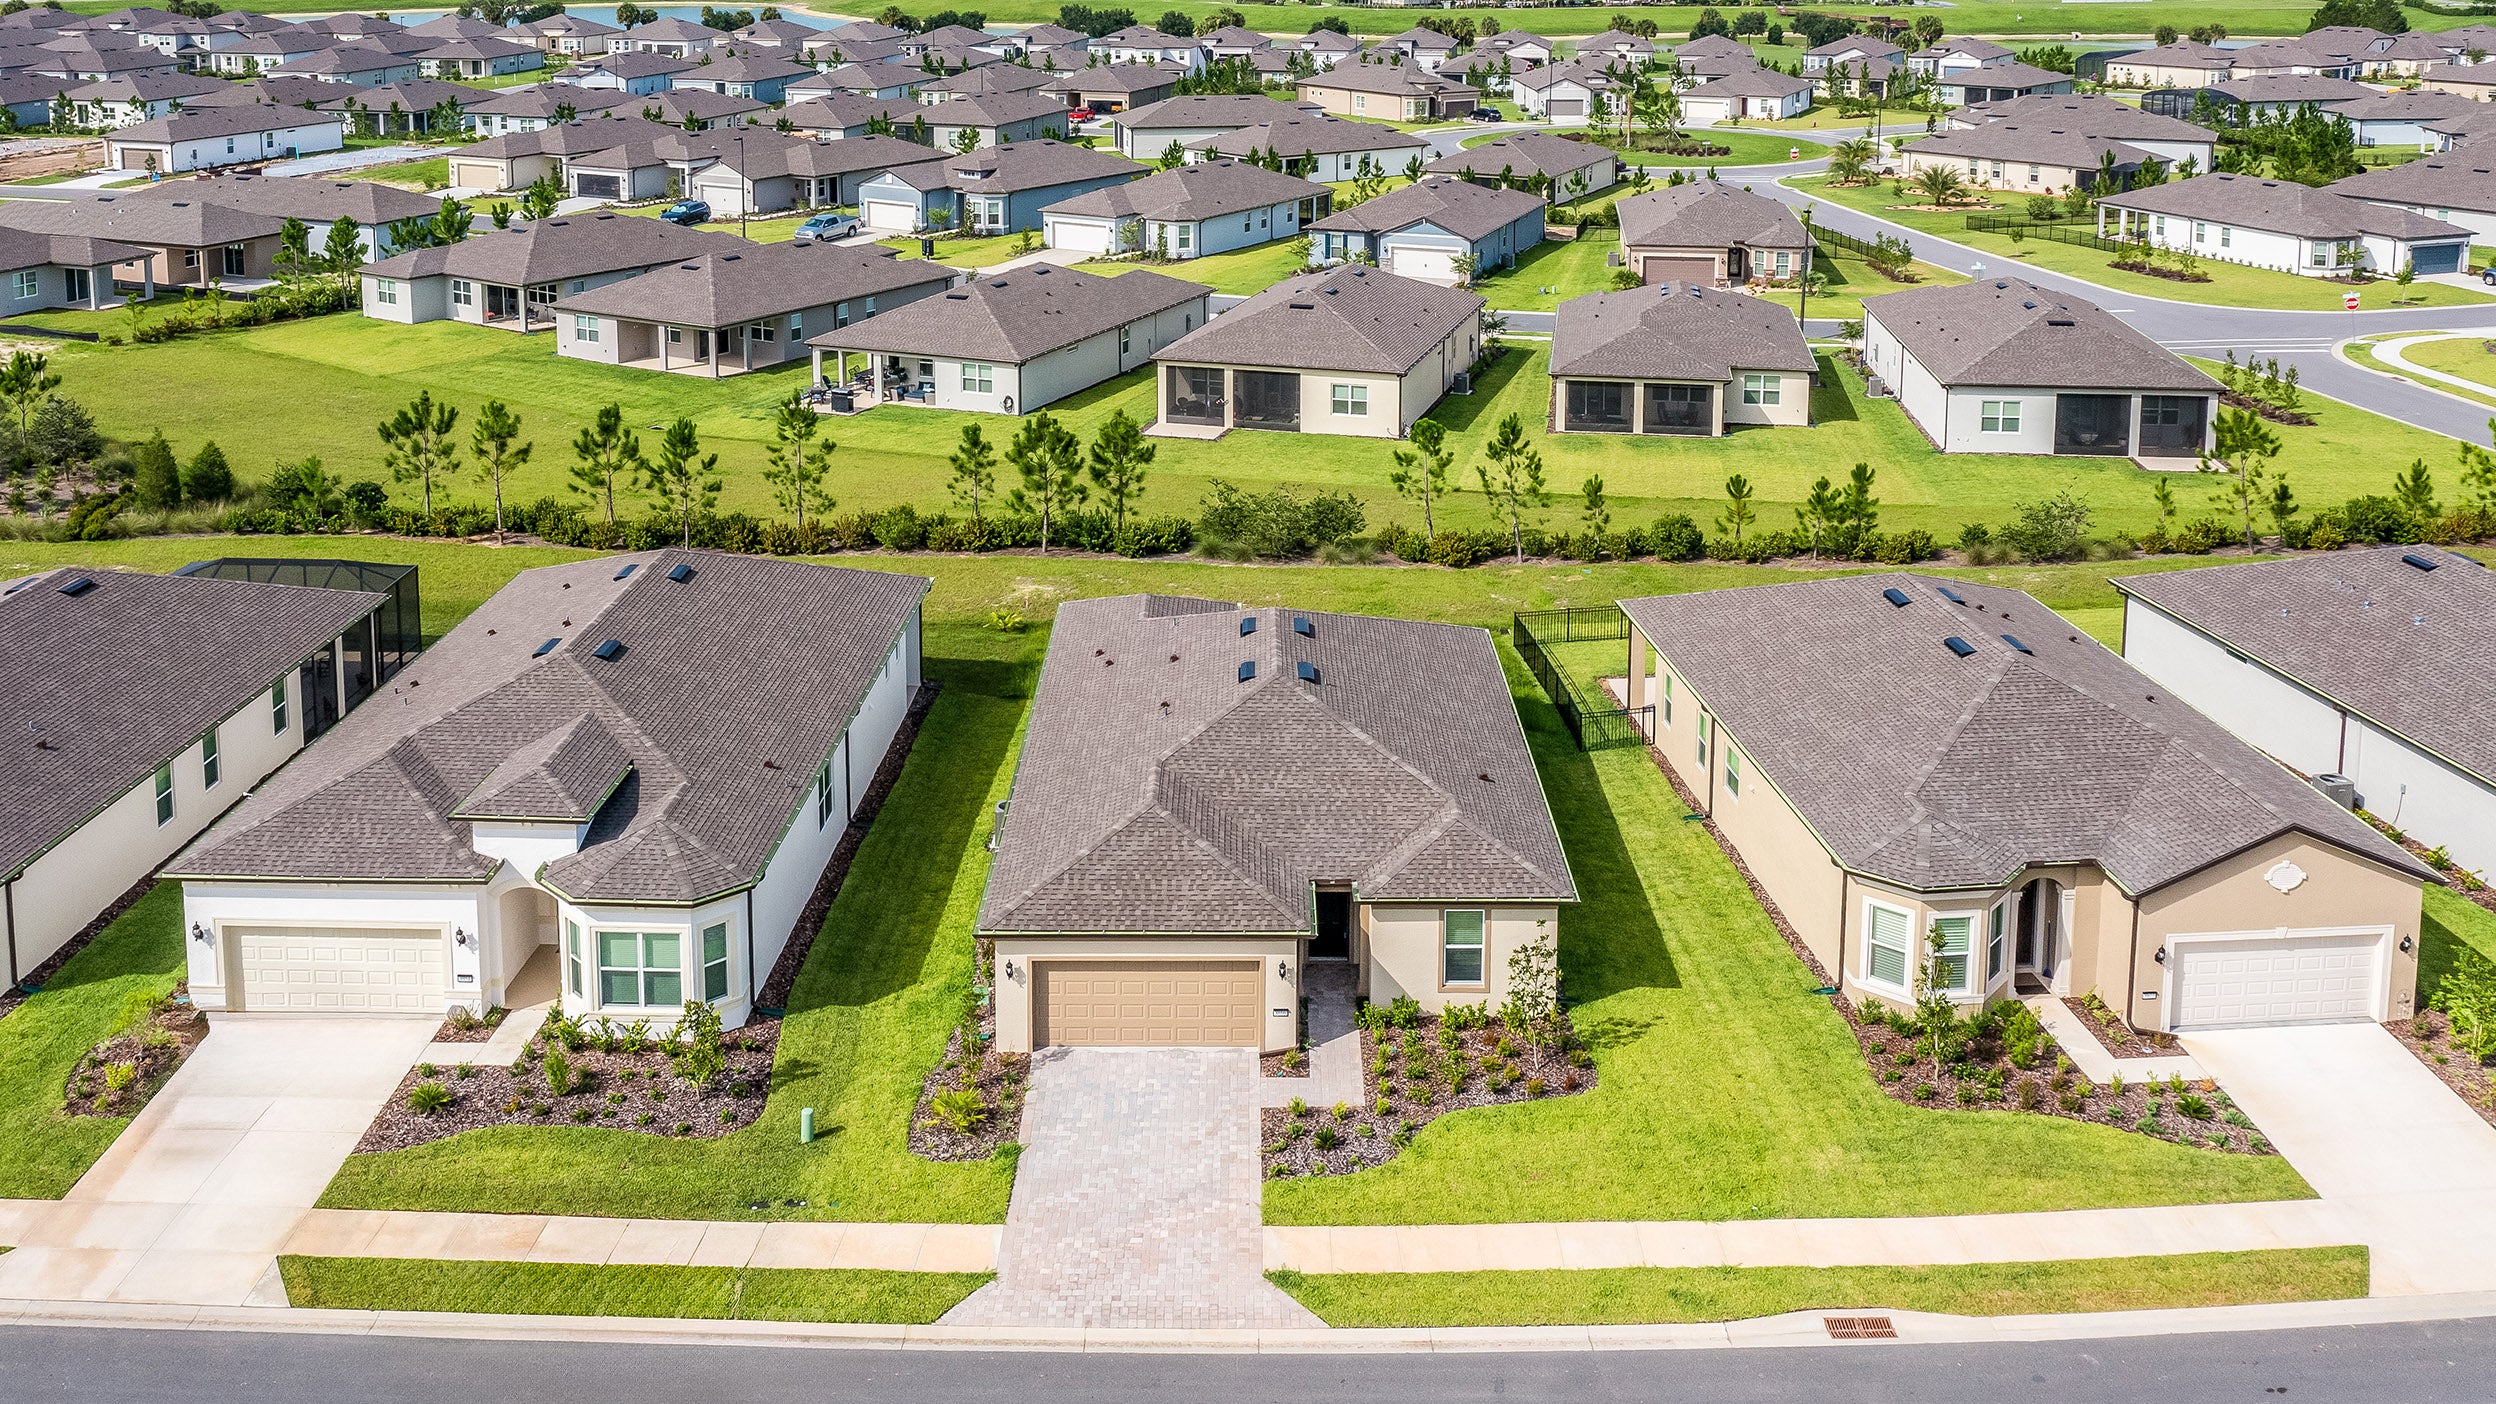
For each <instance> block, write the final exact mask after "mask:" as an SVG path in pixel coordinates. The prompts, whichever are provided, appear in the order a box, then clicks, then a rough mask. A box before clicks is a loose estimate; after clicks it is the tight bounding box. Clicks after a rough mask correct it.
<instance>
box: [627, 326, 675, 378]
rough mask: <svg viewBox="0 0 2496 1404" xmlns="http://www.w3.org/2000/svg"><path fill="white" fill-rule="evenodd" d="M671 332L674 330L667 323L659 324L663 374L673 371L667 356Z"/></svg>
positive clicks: (660, 361) (660, 362) (660, 356)
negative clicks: (668, 337)
mask: <svg viewBox="0 0 2496 1404" xmlns="http://www.w3.org/2000/svg"><path fill="white" fill-rule="evenodd" d="M671 330H673V328H671V327H669V326H668V325H667V324H666V323H665V322H661V323H660V324H659V369H660V370H661V371H662V372H664V371H666V370H669V369H671V366H670V364H669V361H668V355H667V334H668V332H670V331H671ZM619 354H620V353H619Z"/></svg>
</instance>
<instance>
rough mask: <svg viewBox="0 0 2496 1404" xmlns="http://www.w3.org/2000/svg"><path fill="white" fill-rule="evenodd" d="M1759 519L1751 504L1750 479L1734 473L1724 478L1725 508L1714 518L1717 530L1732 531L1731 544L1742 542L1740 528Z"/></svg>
mask: <svg viewBox="0 0 2496 1404" xmlns="http://www.w3.org/2000/svg"><path fill="white" fill-rule="evenodd" d="M1758 520H1759V513H1758V512H1757V511H1756V510H1755V509H1753V508H1752V506H1751V480H1750V479H1748V478H1746V477H1743V476H1742V475H1741V474H1739V473H1736V474H1734V475H1733V476H1732V477H1730V478H1727V479H1725V510H1724V514H1723V515H1722V516H1719V517H1718V518H1717V519H1716V529H1717V530H1718V531H1729V532H1732V533H1733V544H1734V545H1736V546H1739V545H1741V544H1742V529H1743V528H1744V527H1747V526H1749V525H1750V524H1751V523H1753V522H1755V521H1758Z"/></svg>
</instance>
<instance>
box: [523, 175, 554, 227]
mask: <svg viewBox="0 0 2496 1404" xmlns="http://www.w3.org/2000/svg"><path fill="white" fill-rule="evenodd" d="M562 203H563V186H562V185H561V184H559V183H557V181H556V180H555V178H554V177H553V176H552V175H542V176H539V177H538V178H537V179H535V180H533V181H530V182H529V188H528V189H526V190H523V191H521V192H520V217H521V218H522V219H526V220H531V221H535V220H541V219H551V218H553V217H554V213H555V206H557V205H560V204H562Z"/></svg>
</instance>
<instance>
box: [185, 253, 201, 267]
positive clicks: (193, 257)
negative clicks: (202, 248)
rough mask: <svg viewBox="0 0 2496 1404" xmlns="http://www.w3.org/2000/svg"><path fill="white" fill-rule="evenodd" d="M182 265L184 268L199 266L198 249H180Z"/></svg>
mask: <svg viewBox="0 0 2496 1404" xmlns="http://www.w3.org/2000/svg"><path fill="white" fill-rule="evenodd" d="M182 266H183V267H185V268H197V267H198V266H199V250H197V249H184V250H183V251H182Z"/></svg>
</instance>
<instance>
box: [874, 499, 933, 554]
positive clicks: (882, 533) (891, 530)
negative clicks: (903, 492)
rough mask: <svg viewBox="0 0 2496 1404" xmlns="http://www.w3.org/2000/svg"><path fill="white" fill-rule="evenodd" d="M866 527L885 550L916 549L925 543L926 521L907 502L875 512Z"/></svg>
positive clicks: (877, 543)
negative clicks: (872, 519)
mask: <svg viewBox="0 0 2496 1404" xmlns="http://www.w3.org/2000/svg"><path fill="white" fill-rule="evenodd" d="M868 529H869V531H870V532H871V533H872V534H873V535H874V537H875V544H876V545H878V546H881V547H883V548H884V549H885V550H887V551H916V550H918V549H919V548H920V547H922V546H924V545H926V544H927V523H926V522H925V521H924V520H922V519H921V518H920V516H919V513H918V509H917V508H915V507H912V506H911V505H910V504H909V503H907V502H905V503H903V504H901V505H900V506H898V507H889V508H886V509H885V510H884V511H882V512H879V513H877V514H876V517H875V520H874V521H873V522H871V523H869V524H868Z"/></svg>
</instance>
